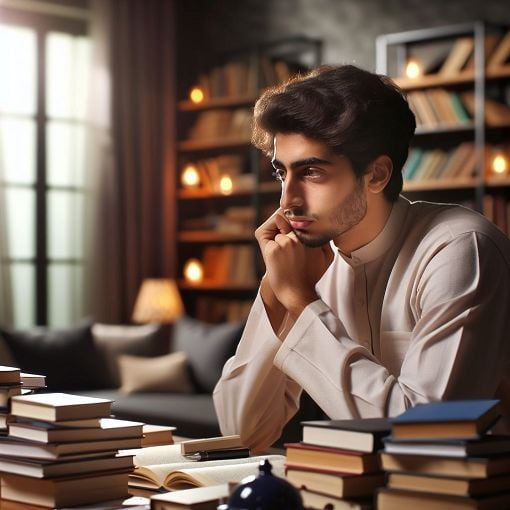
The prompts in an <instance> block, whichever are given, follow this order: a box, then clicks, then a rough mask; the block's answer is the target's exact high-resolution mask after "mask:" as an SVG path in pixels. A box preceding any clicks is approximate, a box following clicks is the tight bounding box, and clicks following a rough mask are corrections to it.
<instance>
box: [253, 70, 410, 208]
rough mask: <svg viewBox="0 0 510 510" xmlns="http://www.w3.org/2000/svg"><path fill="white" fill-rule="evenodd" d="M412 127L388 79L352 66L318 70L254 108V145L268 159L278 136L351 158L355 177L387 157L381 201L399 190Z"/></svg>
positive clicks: (401, 96)
mask: <svg viewBox="0 0 510 510" xmlns="http://www.w3.org/2000/svg"><path fill="white" fill-rule="evenodd" d="M415 128H416V120H415V117H414V114H413V113H412V111H411V110H410V108H409V105H408V103H407V100H406V98H405V94H404V93H403V92H402V90H401V89H400V88H399V87H398V86H397V85H396V84H395V83H394V82H393V81H392V80H391V79H390V78H388V77H387V76H382V75H377V74H373V73H370V72H368V71H365V70H363V69H359V68H358V67H355V66H352V65H344V66H339V67H331V66H322V67H319V68H317V69H315V70H313V71H312V72H310V73H309V74H307V75H305V76H298V77H296V78H294V79H292V80H290V81H289V82H287V83H285V84H283V85H279V86H276V87H273V88H271V89H268V90H267V91H265V92H264V93H263V94H262V96H261V97H260V98H259V100H258V101H257V103H256V104H255V111H254V124H253V133H252V142H253V144H254V145H255V146H256V147H258V148H259V149H261V150H262V151H263V152H265V153H266V154H267V155H271V153H272V151H273V139H274V136H275V134H276V133H299V134H302V135H304V136H306V137H307V138H311V139H314V140H319V141H321V142H323V143H325V144H326V145H327V146H328V147H329V148H330V150H332V152H333V153H335V154H343V155H345V156H347V157H348V158H349V160H350V161H351V164H352V167H353V169H354V172H355V174H356V176H357V177H358V178H359V179H361V176H362V175H363V174H364V173H365V172H366V170H367V167H368V165H369V164H370V163H371V162H372V161H373V160H374V159H376V158H377V157H378V156H380V155H382V154H385V155H387V156H388V157H389V158H390V159H391V161H392V162H393V172H392V175H391V179H390V181H389V182H388V184H387V185H386V188H385V189H384V195H385V197H386V198H387V199H388V200H390V201H392V202H393V201H395V200H397V198H398V195H399V193H400V192H401V191H402V167H403V165H404V163H405V160H406V159H407V155H408V151H409V143H410V141H411V138H412V136H413V134H414V130H415Z"/></svg>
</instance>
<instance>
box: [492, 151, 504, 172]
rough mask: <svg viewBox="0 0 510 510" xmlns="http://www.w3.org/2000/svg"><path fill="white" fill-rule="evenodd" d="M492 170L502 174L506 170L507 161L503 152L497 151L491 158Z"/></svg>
mask: <svg viewBox="0 0 510 510" xmlns="http://www.w3.org/2000/svg"><path fill="white" fill-rule="evenodd" d="M492 171H493V172H494V173H495V174H497V175H503V174H506V173H507V172H508V161H507V160H506V158H505V155H504V154H502V153H498V154H496V155H495V156H494V157H493V158H492Z"/></svg>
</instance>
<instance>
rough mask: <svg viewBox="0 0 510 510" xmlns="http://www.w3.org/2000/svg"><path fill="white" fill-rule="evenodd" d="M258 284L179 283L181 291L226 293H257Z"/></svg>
mask: <svg viewBox="0 0 510 510" xmlns="http://www.w3.org/2000/svg"><path fill="white" fill-rule="evenodd" d="M257 286H258V284H253V285H246V284H242V285H241V284H230V283H217V282H207V281H203V282H201V283H189V282H187V281H186V280H180V281H179V290H188V291H193V290H195V291H200V292H202V291H208V290H209V291H222V292H223V291H225V292H229V291H231V292H239V291H245V292H255V291H256V290H257Z"/></svg>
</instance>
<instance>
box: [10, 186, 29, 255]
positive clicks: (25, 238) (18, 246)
mask: <svg viewBox="0 0 510 510" xmlns="http://www.w3.org/2000/svg"><path fill="white" fill-rule="evenodd" d="M5 193H6V204H7V243H8V245H7V251H8V254H9V257H11V258H34V257H35V191H34V190H32V189H16V188H6V190H5Z"/></svg>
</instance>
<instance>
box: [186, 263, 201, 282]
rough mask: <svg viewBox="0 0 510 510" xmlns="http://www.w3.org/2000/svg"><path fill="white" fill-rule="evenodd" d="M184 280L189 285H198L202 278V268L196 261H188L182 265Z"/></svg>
mask: <svg viewBox="0 0 510 510" xmlns="http://www.w3.org/2000/svg"><path fill="white" fill-rule="evenodd" d="M184 278H185V279H186V280H187V281H188V282H190V283H200V282H201V281H202V280H203V278H204V268H203V267H202V263H201V262H200V261H199V260H197V259H189V260H188V261H187V262H186V264H184Z"/></svg>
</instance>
